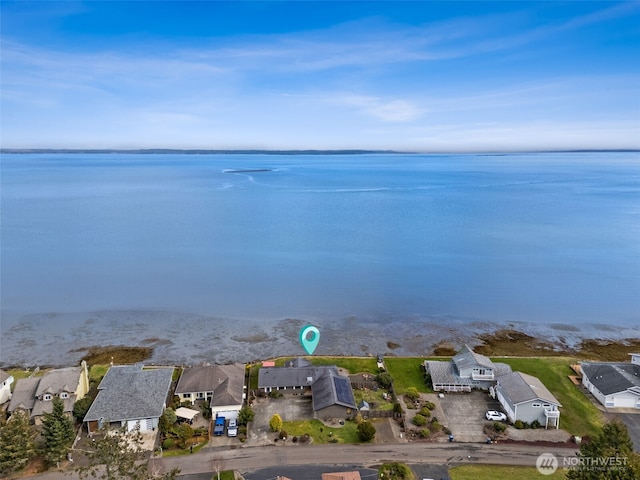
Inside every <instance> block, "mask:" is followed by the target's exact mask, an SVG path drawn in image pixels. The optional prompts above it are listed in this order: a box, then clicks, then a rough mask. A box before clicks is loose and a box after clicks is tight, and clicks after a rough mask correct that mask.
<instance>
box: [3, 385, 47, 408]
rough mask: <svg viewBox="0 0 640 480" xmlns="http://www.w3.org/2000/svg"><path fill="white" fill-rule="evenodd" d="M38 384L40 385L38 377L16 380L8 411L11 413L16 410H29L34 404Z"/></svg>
mask: <svg viewBox="0 0 640 480" xmlns="http://www.w3.org/2000/svg"><path fill="white" fill-rule="evenodd" d="M38 383H40V378H39V377H34V378H20V379H18V381H17V382H16V386H15V388H14V389H13V396H12V397H11V402H9V408H8V411H9V412H13V411H14V410H17V409H24V410H31V409H32V408H33V406H34V405H35V403H36V390H37V388H38Z"/></svg>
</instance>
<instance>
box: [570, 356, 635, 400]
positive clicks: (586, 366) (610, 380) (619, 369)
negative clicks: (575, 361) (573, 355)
mask: <svg viewBox="0 0 640 480" xmlns="http://www.w3.org/2000/svg"><path fill="white" fill-rule="evenodd" d="M580 366H581V368H582V374H583V375H585V376H586V377H587V378H588V379H589V381H590V382H591V383H592V384H593V385H594V386H595V387H596V388H597V389H598V390H600V391H601V392H602V394H603V395H611V394H614V393H618V392H624V391H625V390H627V389H630V388H634V387H640V365H637V364H631V363H600V362H583V363H581V364H580Z"/></svg>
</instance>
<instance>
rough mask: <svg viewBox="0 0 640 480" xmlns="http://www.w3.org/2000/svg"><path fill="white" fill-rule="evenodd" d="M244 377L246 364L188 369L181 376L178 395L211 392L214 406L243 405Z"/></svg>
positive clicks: (177, 388) (177, 390) (177, 389)
mask: <svg viewBox="0 0 640 480" xmlns="http://www.w3.org/2000/svg"><path fill="white" fill-rule="evenodd" d="M244 377H245V364H242V363H232V364H230V365H208V366H204V367H188V368H185V369H184V370H183V371H182V375H180V380H178V385H177V386H176V394H182V393H197V392H211V393H213V401H212V405H213V406H215V405H236V404H240V403H242V397H243V393H244ZM216 397H217V398H216ZM221 401H225V402H228V403H220V402H221Z"/></svg>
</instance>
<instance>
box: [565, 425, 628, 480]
mask: <svg viewBox="0 0 640 480" xmlns="http://www.w3.org/2000/svg"><path fill="white" fill-rule="evenodd" d="M578 461H579V464H578V465H577V466H576V467H573V468H572V469H571V470H570V471H569V472H568V473H567V479H568V480H614V479H615V480H637V479H638V478H640V455H638V454H637V453H634V451H633V443H632V441H631V438H630V437H629V432H628V431H627V427H625V425H624V424H623V423H622V422H620V421H613V422H611V423H607V424H605V425H604V427H603V428H602V432H601V433H600V435H598V436H597V437H596V438H595V439H593V440H592V441H591V442H588V443H584V444H583V445H582V446H581V447H580V452H579V453H578Z"/></svg>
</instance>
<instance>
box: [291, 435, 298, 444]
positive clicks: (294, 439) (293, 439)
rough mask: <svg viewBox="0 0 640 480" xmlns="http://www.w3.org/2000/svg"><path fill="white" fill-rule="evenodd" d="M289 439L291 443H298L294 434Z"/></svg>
mask: <svg viewBox="0 0 640 480" xmlns="http://www.w3.org/2000/svg"><path fill="white" fill-rule="evenodd" d="M291 441H292V442H293V443H298V437H296V436H295V435H294V436H293V438H292V439H291Z"/></svg>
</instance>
